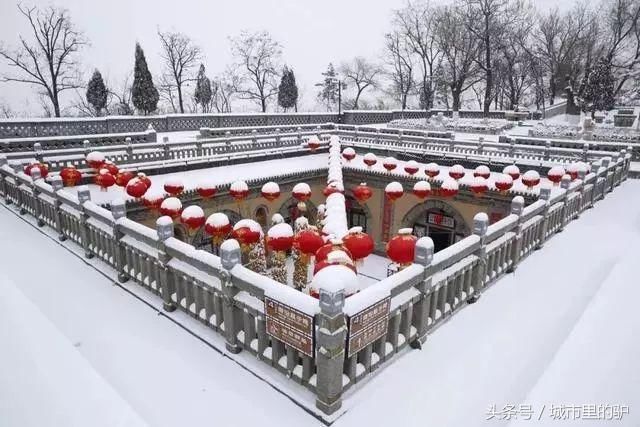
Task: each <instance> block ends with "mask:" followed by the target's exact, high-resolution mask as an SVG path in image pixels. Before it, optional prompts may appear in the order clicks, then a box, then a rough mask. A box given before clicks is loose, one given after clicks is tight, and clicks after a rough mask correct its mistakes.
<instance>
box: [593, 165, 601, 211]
mask: <svg viewBox="0 0 640 427" xmlns="http://www.w3.org/2000/svg"><path fill="white" fill-rule="evenodd" d="M599 169H600V161H595V162H593V163H592V164H591V172H593V173H594V174H595V178H594V180H593V189H592V191H591V206H593V205H595V203H596V201H597V200H598V192H599V191H600V175H599V174H598V170H599Z"/></svg>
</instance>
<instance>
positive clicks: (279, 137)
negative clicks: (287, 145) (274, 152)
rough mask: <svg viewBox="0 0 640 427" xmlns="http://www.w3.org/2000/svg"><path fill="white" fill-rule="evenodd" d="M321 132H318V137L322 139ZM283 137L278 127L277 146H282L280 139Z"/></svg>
mask: <svg viewBox="0 0 640 427" xmlns="http://www.w3.org/2000/svg"><path fill="white" fill-rule="evenodd" d="M319 135H320V133H319V132H318V139H320V136H319ZM281 139H282V135H281V134H280V128H276V147H280V146H281V144H280V141H281Z"/></svg>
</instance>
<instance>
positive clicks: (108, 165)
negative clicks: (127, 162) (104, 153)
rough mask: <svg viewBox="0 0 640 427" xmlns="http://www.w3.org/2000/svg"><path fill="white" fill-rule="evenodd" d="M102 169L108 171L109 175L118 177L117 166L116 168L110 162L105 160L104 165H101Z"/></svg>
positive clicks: (118, 170)
mask: <svg viewBox="0 0 640 427" xmlns="http://www.w3.org/2000/svg"><path fill="white" fill-rule="evenodd" d="M102 168H103V169H106V170H108V171H109V173H110V174H111V175H113V176H114V177H115V176H116V175H118V173H119V172H120V169H119V168H118V166H116V165H115V163H113V162H112V161H110V160H105V161H104V163H103V164H102Z"/></svg>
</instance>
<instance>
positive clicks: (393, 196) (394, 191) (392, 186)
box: [384, 181, 404, 202]
mask: <svg viewBox="0 0 640 427" xmlns="http://www.w3.org/2000/svg"><path fill="white" fill-rule="evenodd" d="M384 194H386V196H387V197H388V198H389V200H391V201H392V202H394V201H396V200H398V199H399V198H400V197H402V195H403V194H404V189H403V188H402V184H400V183H399V182H397V181H394V182H390V183H389V184H387V186H386V187H385V188H384Z"/></svg>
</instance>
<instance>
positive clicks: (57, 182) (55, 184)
mask: <svg viewBox="0 0 640 427" xmlns="http://www.w3.org/2000/svg"><path fill="white" fill-rule="evenodd" d="M51 187H52V188H53V192H54V193H55V195H56V197H55V199H54V201H53V217H54V220H55V223H56V231H57V232H58V240H60V241H61V242H64V241H65V240H67V236H65V235H64V233H63V232H62V217H61V216H60V206H62V202H61V201H60V196H59V195H58V192H59V191H60V190H62V188H63V187H64V183H63V182H62V177H60V175H56V176H54V177H53V178H52V179H51Z"/></svg>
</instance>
